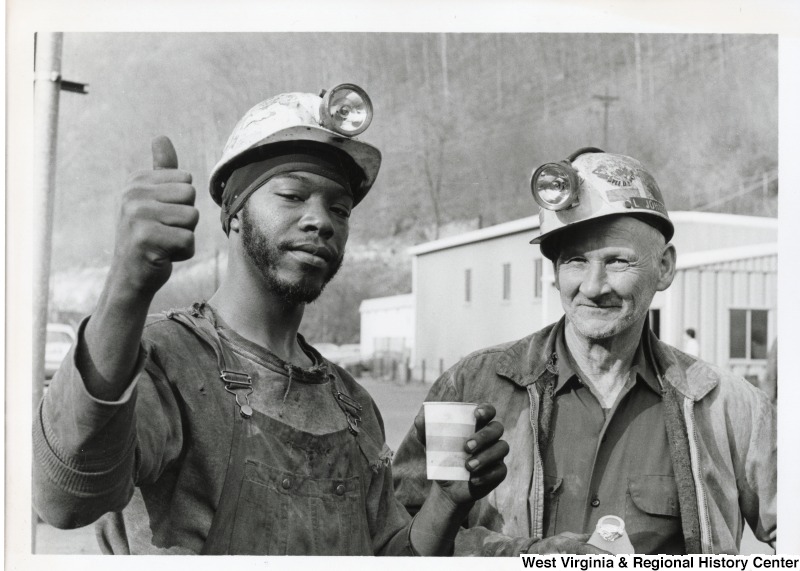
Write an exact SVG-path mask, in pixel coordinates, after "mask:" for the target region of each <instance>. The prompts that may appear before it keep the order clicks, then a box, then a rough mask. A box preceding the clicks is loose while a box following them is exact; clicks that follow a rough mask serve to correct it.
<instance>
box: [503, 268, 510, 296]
mask: <svg viewBox="0 0 800 571" xmlns="http://www.w3.org/2000/svg"><path fill="white" fill-rule="evenodd" d="M509 299H511V264H503V301H507V300H509Z"/></svg>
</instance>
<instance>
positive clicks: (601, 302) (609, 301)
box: [575, 296, 622, 308]
mask: <svg viewBox="0 0 800 571" xmlns="http://www.w3.org/2000/svg"><path fill="white" fill-rule="evenodd" d="M575 305H585V306H586V307H596V308H603V307H620V306H621V305H622V300H621V299H620V298H618V297H616V296H608V297H601V298H597V299H588V298H585V297H581V298H576V299H575Z"/></svg>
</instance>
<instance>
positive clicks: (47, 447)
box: [34, 304, 412, 555]
mask: <svg viewBox="0 0 800 571" xmlns="http://www.w3.org/2000/svg"><path fill="white" fill-rule="evenodd" d="M192 312H193V315H194V318H195V319H208V320H210V321H211V322H212V323H215V324H216V331H217V333H218V335H219V338H221V340H222V343H224V344H225V345H226V347H227V348H228V349H229V350H231V351H232V352H233V353H235V354H236V357H237V358H238V362H239V364H240V366H241V367H243V368H244V369H245V371H243V372H245V373H247V374H249V375H250V376H251V377H252V379H254V385H253V388H254V391H253V393H252V394H251V395H249V405H250V406H251V407H252V409H253V414H252V416H251V417H250V418H249V419H244V418H243V417H242V416H241V414H240V406H239V404H237V402H236V396H235V395H234V394H232V393H231V392H228V391H226V390H225V385H224V383H223V382H222V381H221V380H220V378H219V376H220V371H219V367H218V360H217V357H216V355H215V352H214V351H213V350H212V348H211V347H210V346H209V345H208V344H207V343H204V342H203V340H202V339H201V338H200V337H199V336H198V335H196V334H195V333H194V332H193V331H192V330H191V329H190V328H188V327H186V325H185V324H182V323H178V322H177V321H176V320H175V319H171V318H170V317H168V316H167V315H161V316H156V317H154V318H151V319H150V320H149V321H148V324H147V326H146V327H145V333H144V336H143V341H142V349H141V352H140V358H139V363H138V369H137V374H136V377H135V379H134V381H133V382H132V383H131V385H130V386H129V388H128V389H127V390H126V391H125V393H124V394H123V395H122V396H121V398H120V399H119V400H117V401H115V402H103V401H99V400H97V399H96V398H94V397H92V396H91V395H90V394H89V393H88V392H87V390H86V388H85V385H84V382H83V380H82V378H81V376H80V372H79V371H78V369H77V366H76V364H75V358H74V354H70V355H69V356H68V358H67V359H66V360H65V362H64V364H63V365H62V367H61V370H60V371H59V372H58V373H57V374H56V376H55V377H54V379H53V382H52V383H51V386H50V389H49V392H48V393H47V395H46V397H45V398H44V400H43V402H42V405H41V407H40V409H39V414H38V415H37V417H36V419H35V422H34V505H35V508H36V510H37V511H38V512H39V514H40V515H41V516H42V518H43V519H44V520H45V521H47V522H48V523H51V524H53V525H55V526H57V527H62V528H72V527H78V526H83V525H87V524H89V523H92V522H94V521H97V520H98V519H99V521H98V522H97V533H98V539H99V541H100V545H101V549H102V550H103V551H105V552H109V553H123V554H127V553H130V554H167V553H175V554H191V553H201V552H204V550H205V552H208V553H231V554H261V555H268V554H272V555H280V554H297V555H314V554H330V555H365V554H389V555H403V554H411V553H412V550H411V547H410V544H409V528H410V519H411V518H410V517H409V516H408V514H407V513H406V511H405V510H404V509H403V507H402V505H400V504H399V503H398V502H397V501H396V500H395V497H394V492H393V489H392V476H391V464H390V459H391V452H390V451H389V449H388V448H387V447H386V445H385V444H384V431H383V423H382V420H381V417H380V414H379V412H378V410H377V407H376V406H375V404H374V402H373V401H372V399H371V398H370V397H369V395H368V394H367V392H366V391H365V390H364V389H363V388H362V387H361V386H359V385H358V384H357V383H356V382H355V381H354V380H353V379H352V378H351V377H350V376H349V375H348V374H347V373H346V372H344V371H343V370H342V369H340V368H338V367H336V366H334V365H332V364H331V363H329V362H327V361H325V360H324V359H323V358H322V357H321V356H320V355H319V354H318V353H317V352H316V351H314V350H313V349H312V348H311V347H310V346H308V345H306V344H305V342H304V341H303V340H302V338H301V339H300V342H301V345H302V346H303V347H304V349H305V350H306V352H307V354H309V355H310V356H312V358H313V359H314V360H316V361H317V365H316V366H315V367H313V368H312V369H300V368H297V367H294V366H291V365H288V364H287V363H285V362H283V361H281V360H280V359H278V358H277V357H276V356H275V355H273V354H272V353H270V352H269V351H267V350H266V349H264V348H263V347H260V346H258V345H256V344H254V343H252V342H250V341H248V340H247V339H244V338H243V337H241V336H239V335H238V334H237V333H236V332H235V331H233V330H231V329H230V328H228V327H227V326H226V325H225V324H224V323H222V322H221V321H219V320H218V319H217V318H216V317H215V315H214V313H213V311H212V310H211V309H210V308H209V306H207V305H203V304H199V305H196V306H195V307H194V308H193V310H192ZM82 329H83V328H81V331H80V332H79V339H83V332H82ZM80 342H81V341H79V343H80ZM234 392H236V391H234ZM341 394H344V395H345V397H342V398H347V399H352V401H354V402H355V403H356V404H357V405H358V406H360V407H361V410H360V411H359V412H358V415H357V416H359V417H360V421H359V422H358V423H357V426H356V427H355V430H354V429H353V427H352V426H351V420H352V419H350V418H349V417H348V416H346V415H345V413H344V412H343V408H342V406H341V402H340V401H341V398H339V396H338V395H341ZM239 397H240V401H241V402H240V404H242V403H244V402H245V399H244V395H243V394H241V393H240V394H239ZM348 402H349V401H348ZM237 422H239V423H241V427H242V431H241V432H239V433H237V431H236V430H235V429H234V428H235V426H236V425H237ZM237 434H238V436H237ZM356 434H357V436H356ZM237 443H238V444H240V445H241V449H242V455H241V456H240V457H238V458H237V457H236V455H235V454H232V450H234V449H236V448H237ZM229 460H230V461H231V463H234V462H235V463H236V467H237V470H236V471H235V475H236V478H234V480H235V482H234V484H235V485H234V486H233V487H232V488H231V487H229V486H228V484H227V483H226V484H225V493H223V483H224V482H226V476H230V474H231V469H230V467H229ZM229 479H230V478H229ZM230 489H232V490H234V492H233V493H228V491H229V490H230ZM223 496H224V497H223ZM218 510H219V511H222V510H224V512H225V517H224V518H223V520H224V521H222V523H221V525H218V526H217V527H218V528H219V529H220V530H221V533H223V534H224V535H222V536H220V535H219V534H217V535H216V537H214V538H210V537H209V531H210V529H211V528H212V521H215V520H214V518H215V515H218V513H217V512H218ZM216 523H220V520H219V517H218V519H217V520H216ZM211 539H214V541H213V542H212V541H210V540H211ZM212 543H213V545H214V549H212V550H209V549H208V545H209V544H212Z"/></svg>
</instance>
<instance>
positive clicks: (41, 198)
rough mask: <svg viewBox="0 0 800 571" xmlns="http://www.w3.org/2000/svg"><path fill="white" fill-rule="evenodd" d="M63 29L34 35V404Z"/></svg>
mask: <svg viewBox="0 0 800 571" xmlns="http://www.w3.org/2000/svg"><path fill="white" fill-rule="evenodd" d="M62 42H63V34H61V33H38V34H36V61H35V62H34V76H33V77H34V80H33V81H34V83H33V86H34V91H33V95H34V135H33V147H34V149H33V153H34V155H33V208H34V212H33V220H39V221H41V225H40V227H39V231H38V232H34V236H33V240H34V242H33V252H34V255H35V256H36V259H35V260H34V266H33V272H34V280H33V307H34V316H33V407H34V411H35V410H36V407H37V406H38V405H39V401H40V400H41V399H42V392H43V390H44V349H45V344H46V340H47V333H46V331H47V298H48V294H49V288H50V250H51V245H52V236H53V190H54V187H55V179H56V160H55V157H56V133H57V131H58V102H59V91H60V90H61V86H60V85H59V83H60V80H61V46H62Z"/></svg>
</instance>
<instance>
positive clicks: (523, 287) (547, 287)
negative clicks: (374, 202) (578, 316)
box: [362, 212, 778, 382]
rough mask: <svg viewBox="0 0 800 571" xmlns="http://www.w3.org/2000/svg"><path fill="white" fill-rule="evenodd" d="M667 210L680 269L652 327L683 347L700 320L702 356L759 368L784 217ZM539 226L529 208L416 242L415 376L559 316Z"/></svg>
mask: <svg viewBox="0 0 800 571" xmlns="http://www.w3.org/2000/svg"><path fill="white" fill-rule="evenodd" d="M670 217H671V218H672V221H673V223H674V224H675V230H676V231H675V238H674V239H673V243H674V244H675V246H676V249H677V251H678V272H677V275H676V278H675V281H674V282H673V284H672V286H671V287H670V288H669V289H668V290H667V291H665V292H661V293H659V294H658V295H656V297H655V299H654V300H653V304H652V310H653V313H652V314H651V317H652V321H653V326H654V328H655V329H656V330H657V332H658V334H659V335H660V337H661V339H663V340H664V341H666V342H667V343H670V344H672V345H675V346H677V347H679V348H681V347H682V344H683V335H684V331H685V330H686V329H687V328H693V329H695V330H696V332H697V339H698V341H699V344H700V357H701V358H703V359H705V360H708V361H711V362H713V363H716V364H718V365H721V366H728V367H730V368H732V369H733V370H735V371H737V372H739V373H740V374H742V375H760V374H762V372H763V370H764V368H765V366H766V365H765V363H766V361H765V358H766V353H767V350H768V348H769V346H770V344H771V343H772V341H773V339H774V338H775V335H776V331H777V327H776V320H777V315H776V304H777V230H778V221H777V220H776V219H771V218H758V217H751V216H738V215H729V214H714V213H701V212H673V213H671V214H670ZM538 226H539V219H538V217H537V216H532V217H528V218H523V219H520V220H514V221H511V222H506V223H504V224H498V225H496V226H491V227H489V228H483V229H480V230H475V231H472V232H467V233H464V234H461V235H458V236H452V237H448V238H444V239H441V240H436V241H433V242H428V243H425V244H420V245H418V246H414V247H413V248H411V249H410V250H409V253H410V254H411V256H412V272H413V285H412V287H413V296H414V297H413V305H414V310H413V313H414V315H415V318H414V323H415V325H414V328H415V335H414V339H415V342H414V351H413V358H412V364H413V368H414V375H415V376H416V377H417V378H420V377H421V376H422V375H421V373H422V370H423V368H424V369H425V371H426V374H425V381H426V382H432V381H433V380H434V379H435V377H436V376H437V375H438V374H439V372H440V371H442V370H443V369H446V368H447V367H450V366H451V365H453V364H454V363H455V362H456V361H457V360H458V359H460V358H462V357H464V356H466V355H468V354H469V353H471V352H472V351H475V350H477V349H479V348H482V347H487V346H490V345H494V344H497V343H502V342H504V341H511V340H514V339H518V338H521V337H524V336H526V335H528V334H530V333H532V332H533V331H535V330H537V329H540V328H541V327H544V326H545V325H547V324H548V323H552V322H553V321H555V320H557V319H558V318H560V317H561V315H562V314H563V311H562V310H561V304H560V300H559V296H558V291H557V290H556V289H555V286H554V282H553V270H552V265H551V264H550V262H549V261H548V260H547V259H543V258H542V256H541V253H540V251H539V248H538V246H534V245H530V244H529V243H528V242H529V241H530V240H531V239H532V238H533V237H534V236H536V235H537V233H538V230H537V229H538ZM368 301H372V300H368ZM368 301H365V302H364V303H365V304H366V303H368ZM362 307H363V306H362ZM362 322H363V319H362ZM363 339H364V334H363V331H362V343H364V341H363ZM423 362H424V363H423Z"/></svg>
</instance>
